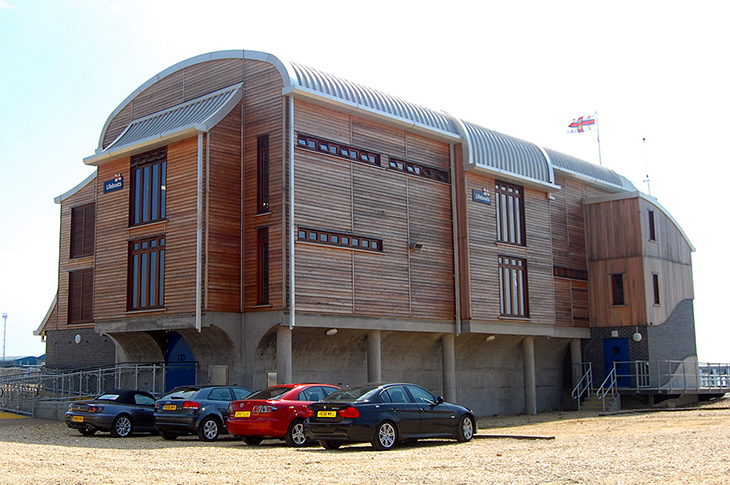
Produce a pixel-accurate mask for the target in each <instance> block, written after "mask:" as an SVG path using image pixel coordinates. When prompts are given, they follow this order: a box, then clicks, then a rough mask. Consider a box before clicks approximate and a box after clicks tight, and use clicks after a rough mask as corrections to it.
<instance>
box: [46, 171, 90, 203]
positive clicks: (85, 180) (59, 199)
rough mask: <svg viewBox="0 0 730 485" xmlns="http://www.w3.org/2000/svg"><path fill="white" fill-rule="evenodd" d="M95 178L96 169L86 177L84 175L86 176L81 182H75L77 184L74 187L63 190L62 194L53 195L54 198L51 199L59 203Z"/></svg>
mask: <svg viewBox="0 0 730 485" xmlns="http://www.w3.org/2000/svg"><path fill="white" fill-rule="evenodd" d="M95 178H96V170H94V171H93V172H91V173H90V174H89V176H88V177H86V178H85V179H84V180H83V182H81V183H79V184H77V185H76V186H75V187H74V188H73V189H71V190H69V191H67V192H64V193H63V194H61V195H59V196H58V197H55V198H54V199H53V202H55V203H56V204H60V203H61V202H63V201H64V200H66V199H68V198H69V197H71V196H72V195H74V194H75V193H76V192H78V191H79V190H81V189H83V188H84V187H86V185H87V184H89V183H90V182H91V181H92V180H94V179H95Z"/></svg>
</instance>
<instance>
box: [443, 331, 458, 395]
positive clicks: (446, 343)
mask: <svg viewBox="0 0 730 485" xmlns="http://www.w3.org/2000/svg"><path fill="white" fill-rule="evenodd" d="M441 346H442V349H443V350H442V352H443V353H442V359H443V373H444V376H443V377H444V399H445V400H446V401H448V402H456V352H455V351H454V334H453V333H447V334H445V335H444V336H443V337H441Z"/></svg>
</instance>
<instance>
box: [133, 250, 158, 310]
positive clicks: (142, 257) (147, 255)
mask: <svg viewBox="0 0 730 485" xmlns="http://www.w3.org/2000/svg"><path fill="white" fill-rule="evenodd" d="M164 288H165V238H164V237H154V238H149V239H139V240H136V241H131V242H130V243H129V289H128V291H129V295H128V305H127V306H128V307H129V309H130V310H146V309H150V308H162V306H163V304H164Z"/></svg>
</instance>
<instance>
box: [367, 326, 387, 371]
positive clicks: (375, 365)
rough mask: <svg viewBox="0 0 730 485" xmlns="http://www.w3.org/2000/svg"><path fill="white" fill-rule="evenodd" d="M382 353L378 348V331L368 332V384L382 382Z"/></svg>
mask: <svg viewBox="0 0 730 485" xmlns="http://www.w3.org/2000/svg"><path fill="white" fill-rule="evenodd" d="M381 361H382V351H381V348H380V330H373V331H372V332H368V382H381V381H382V380H383V367H382V364H381Z"/></svg>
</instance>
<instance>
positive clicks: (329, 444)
mask: <svg viewBox="0 0 730 485" xmlns="http://www.w3.org/2000/svg"><path fill="white" fill-rule="evenodd" d="M319 446H321V447H322V448H324V449H325V450H336V449H337V448H339V447H340V446H342V443H340V442H339V441H320V442H319Z"/></svg>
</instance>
